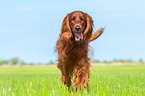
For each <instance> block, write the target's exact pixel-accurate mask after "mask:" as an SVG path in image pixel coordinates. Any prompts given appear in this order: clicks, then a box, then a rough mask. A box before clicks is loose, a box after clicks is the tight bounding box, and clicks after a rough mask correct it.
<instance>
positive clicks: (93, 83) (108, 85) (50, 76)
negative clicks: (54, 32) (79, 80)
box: [0, 66, 145, 96]
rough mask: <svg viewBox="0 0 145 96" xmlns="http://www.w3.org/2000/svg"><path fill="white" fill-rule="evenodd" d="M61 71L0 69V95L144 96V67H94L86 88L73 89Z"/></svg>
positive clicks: (50, 69) (47, 69)
mask: <svg viewBox="0 0 145 96" xmlns="http://www.w3.org/2000/svg"><path fill="white" fill-rule="evenodd" d="M60 77H61V75H60V71H59V70H58V69H57V68H55V67H47V68H0V96H81V95H82V96H95V95H96V96H145V66H116V67H115V66H112V67H94V69H91V75H90V79H89V88H88V90H86V89H84V90H83V91H82V92H72V91H69V90H68V89H67V87H66V86H64V85H62V84H61V82H60Z"/></svg>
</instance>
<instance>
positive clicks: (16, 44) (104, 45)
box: [0, 0, 145, 63]
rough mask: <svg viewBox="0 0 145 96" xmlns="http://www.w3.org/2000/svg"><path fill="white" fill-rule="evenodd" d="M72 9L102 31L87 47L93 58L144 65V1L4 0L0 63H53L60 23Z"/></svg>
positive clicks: (0, 4) (1, 5)
mask: <svg viewBox="0 0 145 96" xmlns="http://www.w3.org/2000/svg"><path fill="white" fill-rule="evenodd" d="M76 10H80V11H84V12H86V13H88V14H89V15H91V16H92V18H93V20H94V31H96V30H97V29H98V28H100V27H105V26H106V29H105V31H104V33H103V34H102V36H101V37H100V38H98V39H97V40H95V41H93V42H91V43H90V45H91V46H92V47H93V50H94V55H93V56H92V57H93V58H94V59H98V60H113V59H133V60H139V59H140V58H142V59H143V60H144V61H145V1H144V0H60V1H58V0H41V1H40V0H23V1H22V0H5V1H4V0H3V1H1V2H0V59H11V58H13V57H18V58H20V60H24V61H26V62H34V63H39V62H42V63H47V62H49V61H50V60H53V61H55V60H56V59H57V53H56V52H54V49H55V45H56V41H57V39H58V37H59V34H60V30H61V24H62V21H63V18H64V17H65V16H66V15H67V14H68V13H70V12H72V11H76Z"/></svg>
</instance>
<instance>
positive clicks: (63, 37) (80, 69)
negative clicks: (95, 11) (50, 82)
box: [56, 11, 103, 89]
mask: <svg viewBox="0 0 145 96" xmlns="http://www.w3.org/2000/svg"><path fill="white" fill-rule="evenodd" d="M74 14H76V15H77V14H82V16H84V17H85V25H82V26H85V29H84V30H83V40H81V41H75V40H74V36H73V33H72V32H73V31H72V28H71V27H70V24H71V23H70V22H71V20H72V17H71V16H72V15H74ZM77 16H78V15H77ZM92 31H93V20H92V17H91V16H89V15H88V14H87V13H84V12H81V11H74V12H72V13H70V14H68V15H67V16H66V17H65V18H64V20H63V23H62V29H61V34H60V37H59V39H58V41H57V44H56V50H57V51H58V65H57V66H58V68H59V69H60V70H61V74H62V78H61V82H62V83H64V84H66V85H67V86H68V87H69V88H70V86H71V78H72V75H73V74H74V75H75V81H74V85H75V88H76V89H77V88H78V87H79V88H80V89H82V88H84V87H86V88H88V78H89V68H90V63H89V58H88V51H89V49H88V47H89V45H88V44H89V42H90V41H93V40H95V39H96V38H98V37H99V36H100V35H101V34H102V32H103V29H99V30H98V31H96V32H95V33H94V34H92Z"/></svg>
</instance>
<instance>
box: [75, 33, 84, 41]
mask: <svg viewBox="0 0 145 96" xmlns="http://www.w3.org/2000/svg"><path fill="white" fill-rule="evenodd" d="M80 40H83V34H82V33H75V41H80Z"/></svg>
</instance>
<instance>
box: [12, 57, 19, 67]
mask: <svg viewBox="0 0 145 96" xmlns="http://www.w3.org/2000/svg"><path fill="white" fill-rule="evenodd" d="M18 62H19V59H18V58H16V57H15V58H12V59H11V63H12V65H15V64H17V63H18Z"/></svg>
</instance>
